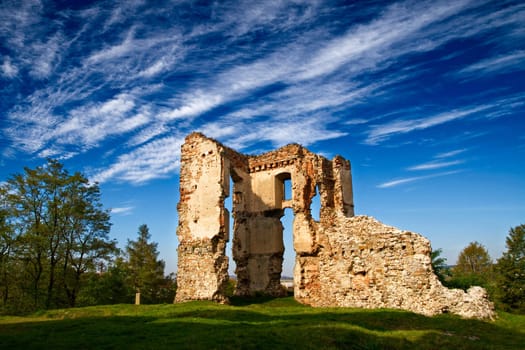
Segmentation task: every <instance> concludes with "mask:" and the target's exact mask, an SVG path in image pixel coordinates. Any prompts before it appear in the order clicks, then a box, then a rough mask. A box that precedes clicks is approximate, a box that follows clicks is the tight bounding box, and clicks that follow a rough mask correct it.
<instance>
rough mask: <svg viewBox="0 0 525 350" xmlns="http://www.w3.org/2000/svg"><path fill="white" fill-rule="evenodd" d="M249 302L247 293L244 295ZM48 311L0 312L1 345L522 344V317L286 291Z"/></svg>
mask: <svg viewBox="0 0 525 350" xmlns="http://www.w3.org/2000/svg"><path fill="white" fill-rule="evenodd" d="M245 301H247V300H245ZM248 301H250V303H245V304H244V305H243V306H238V305H218V304H215V303H211V302H189V303H182V304H175V305H173V304H171V305H140V306H135V305H114V306H104V307H101V306H97V307H88V308H77V309H67V310H51V311H46V312H42V313H38V314H36V315H33V316H31V317H23V318H21V317H16V318H15V317H4V318H0V348H2V349H42V348H46V349H57V350H59V349H122V348H124V349H521V348H523V344H525V331H524V330H525V316H520V315H512V314H507V313H499V317H498V319H497V320H496V321H494V322H484V321H478V320H465V319H461V318H459V317H456V316H453V315H441V316H436V317H425V316H422V315H417V314H414V313H410V312H405V311H399V310H389V309H378V310H365V309H350V308H311V307H308V306H304V305H300V304H298V303H297V302H295V301H294V300H293V299H292V298H279V299H272V298H259V299H250V300H248Z"/></svg>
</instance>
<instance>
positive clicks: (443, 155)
mask: <svg viewBox="0 0 525 350" xmlns="http://www.w3.org/2000/svg"><path fill="white" fill-rule="evenodd" d="M466 151H467V149H466V148H462V149H455V150H453V151H448V152H443V153H439V154H438V155H436V157H435V158H450V157H454V156H457V155H458V154H462V153H464V152H466Z"/></svg>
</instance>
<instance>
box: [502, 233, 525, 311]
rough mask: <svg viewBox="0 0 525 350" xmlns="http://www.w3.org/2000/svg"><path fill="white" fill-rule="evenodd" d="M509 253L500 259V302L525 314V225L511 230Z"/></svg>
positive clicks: (508, 240)
mask: <svg viewBox="0 0 525 350" xmlns="http://www.w3.org/2000/svg"><path fill="white" fill-rule="evenodd" d="M505 243H506V247H507V251H506V252H504V253H503V256H502V257H501V258H499V259H498V262H497V265H496V271H497V273H498V282H497V285H498V291H499V293H500V296H499V297H500V300H501V302H502V303H503V304H505V305H506V306H507V307H509V308H510V309H511V310H515V311H519V312H522V313H523V312H525V225H523V224H522V225H519V226H516V227H514V228H511V229H510V231H509V235H508V236H507V239H506V242H505Z"/></svg>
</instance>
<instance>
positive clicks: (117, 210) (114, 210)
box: [111, 206, 135, 215]
mask: <svg viewBox="0 0 525 350" xmlns="http://www.w3.org/2000/svg"><path fill="white" fill-rule="evenodd" d="M134 209H135V207H132V206H128V207H117V208H111V213H112V214H119V215H131V214H132V212H133V210H134Z"/></svg>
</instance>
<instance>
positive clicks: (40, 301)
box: [4, 159, 116, 308]
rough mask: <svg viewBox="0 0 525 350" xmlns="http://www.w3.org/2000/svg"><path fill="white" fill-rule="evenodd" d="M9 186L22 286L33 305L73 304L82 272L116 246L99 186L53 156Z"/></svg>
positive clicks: (7, 202) (8, 202)
mask: <svg viewBox="0 0 525 350" xmlns="http://www.w3.org/2000/svg"><path fill="white" fill-rule="evenodd" d="M4 191H5V192H6V193H7V195H6V199H5V207H6V210H7V213H8V216H9V220H10V223H11V227H12V228H13V231H14V237H15V241H14V243H13V255H14V257H15V259H16V261H17V264H18V265H17V267H18V274H19V278H18V283H19V284H20V289H21V290H22V291H24V292H25V291H28V292H29V295H30V296H31V299H32V301H33V302H32V303H33V308H40V307H45V308H49V307H58V306H65V305H69V306H74V305H75V302H76V296H77V294H78V291H79V289H80V288H81V285H80V284H81V283H80V282H81V276H82V274H84V273H86V272H87V271H92V270H95V269H96V268H97V266H98V265H99V264H100V263H101V262H102V261H105V260H107V259H108V258H109V256H110V255H111V252H113V251H115V249H116V242H115V241H111V240H110V239H109V238H108V233H109V229H110V223H109V212H108V211H106V210H104V209H103V208H102V204H101V202H100V190H99V187H98V185H97V184H91V183H90V182H89V181H88V180H87V179H86V178H85V177H84V176H83V175H82V174H80V173H75V174H73V175H70V174H69V172H68V171H67V170H65V169H64V167H63V165H62V164H61V163H59V162H58V161H56V160H52V159H49V160H48V162H47V164H45V165H44V166H40V167H37V168H36V169H29V168H25V169H24V173H22V174H15V175H14V176H12V177H11V178H10V179H9V180H8V181H7V183H6V185H5V189H4ZM26 281H27V282H26ZM22 297H24V295H22Z"/></svg>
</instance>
